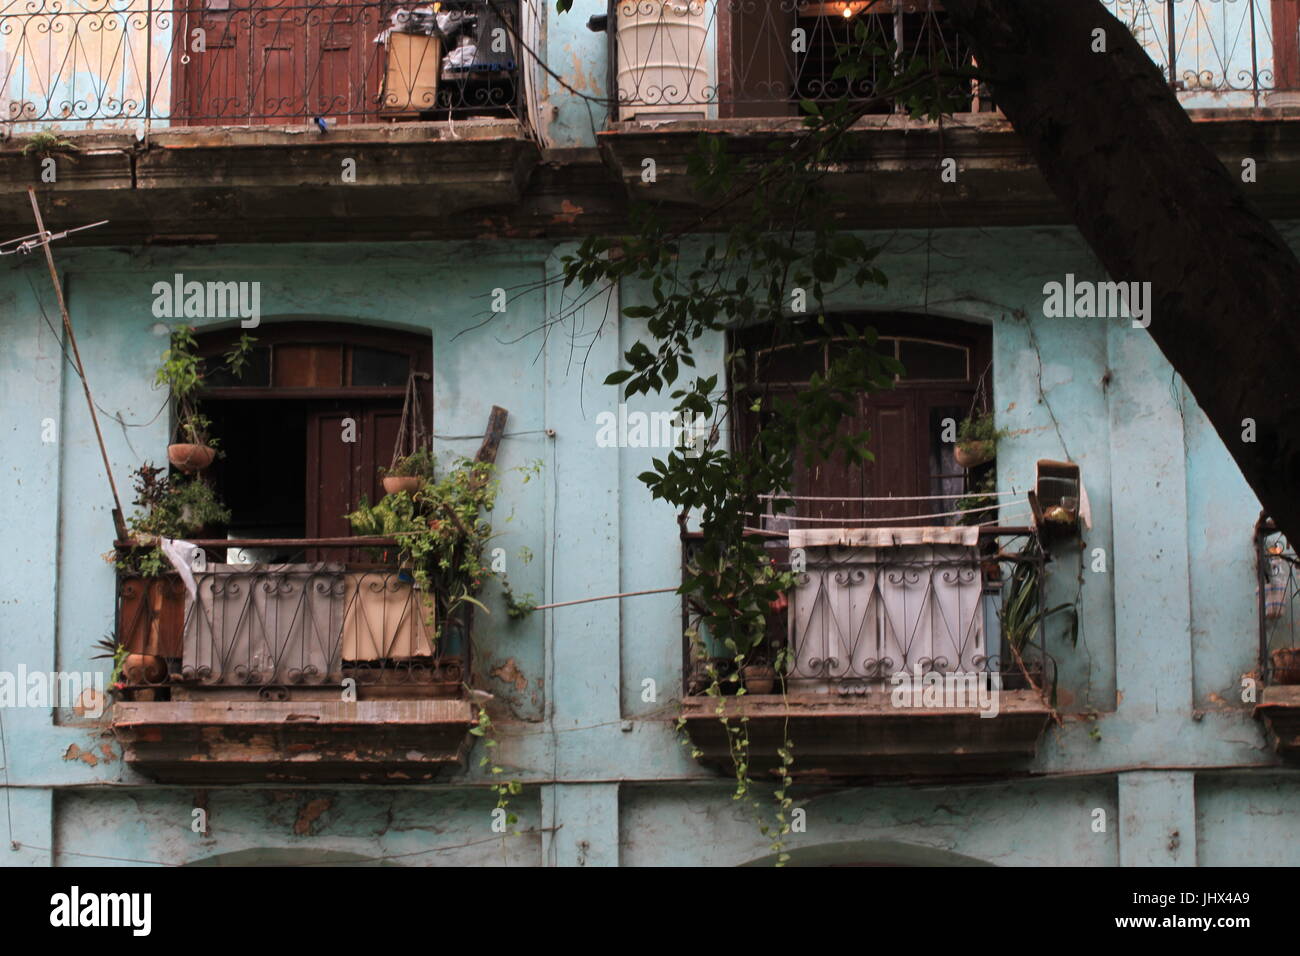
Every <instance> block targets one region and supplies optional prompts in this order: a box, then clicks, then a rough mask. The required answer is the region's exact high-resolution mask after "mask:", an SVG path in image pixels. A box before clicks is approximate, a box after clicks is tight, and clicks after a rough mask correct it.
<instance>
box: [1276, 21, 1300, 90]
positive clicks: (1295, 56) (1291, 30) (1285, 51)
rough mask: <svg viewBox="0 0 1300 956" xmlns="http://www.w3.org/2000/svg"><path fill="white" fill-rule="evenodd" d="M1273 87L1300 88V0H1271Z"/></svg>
mask: <svg viewBox="0 0 1300 956" xmlns="http://www.w3.org/2000/svg"><path fill="white" fill-rule="evenodd" d="M1272 9H1273V76H1274V84H1273V88H1274V89H1278V90H1295V89H1300V0H1273V8H1272Z"/></svg>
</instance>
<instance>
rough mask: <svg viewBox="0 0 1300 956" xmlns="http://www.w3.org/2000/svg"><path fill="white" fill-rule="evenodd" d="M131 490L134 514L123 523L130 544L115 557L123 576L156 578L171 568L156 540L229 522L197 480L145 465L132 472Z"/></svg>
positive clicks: (213, 495) (209, 490)
mask: <svg viewBox="0 0 1300 956" xmlns="http://www.w3.org/2000/svg"><path fill="white" fill-rule="evenodd" d="M132 486H133V488H134V489H135V495H136V496H135V500H134V501H133V502H132V503H133V504H134V505H135V506H136V510H135V513H134V514H132V516H131V518H130V519H129V520H128V521H127V528H128V530H129V531H130V534H131V541H132V543H131V545H130V546H129V547H127V548H126V549H125V550H124V551H123V552H122V553H120V554H119V555H118V557H117V567H118V570H120V571H122V572H123V573H128V574H140V575H143V576H144V577H157V576H158V575H160V574H163V573H164V572H166V571H168V570H170V568H171V565H170V563H169V562H168V561H167V559H166V557H165V556H164V555H163V553H162V551H161V550H160V549H159V547H158V545H157V539H158V538H181V537H184V536H185V535H187V534H192V533H193V532H195V531H197V530H198V529H200V528H204V527H207V526H208V525H214V524H225V523H227V522H228V521H230V511H229V510H228V509H227V508H226V507H225V506H224V505H222V503H221V502H220V501H219V500H218V499H217V496H216V493H215V492H214V491H213V490H212V486H211V485H209V484H207V483H206V482H205V481H203V480H202V479H201V478H197V477H196V478H183V477H181V476H179V475H167V474H166V473H165V472H164V470H163V469H162V468H156V467H154V466H153V465H150V464H149V463H148V462H145V463H144V464H143V465H141V466H140V467H139V468H137V469H136V470H135V472H134V474H133V477H132Z"/></svg>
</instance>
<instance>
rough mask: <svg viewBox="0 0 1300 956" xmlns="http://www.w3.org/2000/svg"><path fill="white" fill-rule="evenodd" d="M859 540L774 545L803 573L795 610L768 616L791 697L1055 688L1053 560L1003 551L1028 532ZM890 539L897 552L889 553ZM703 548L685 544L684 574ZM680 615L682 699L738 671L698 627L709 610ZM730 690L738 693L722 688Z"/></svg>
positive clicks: (805, 535) (920, 532)
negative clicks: (711, 673)
mask: <svg viewBox="0 0 1300 956" xmlns="http://www.w3.org/2000/svg"><path fill="white" fill-rule="evenodd" d="M861 532H862V529H847V530H846V531H844V532H843V534H846V535H850V536H851V535H853V534H858V535H859V537H860V538H861V540H862V541H863V542H865V543H863V544H858V543H856V541H854V542H852V543H850V544H849V545H847V546H846V545H844V544H841V543H824V544H823V543H817V542H820V541H830V539H833V538H834V537H835V536H836V535H837V534H840V533H841V532H837V531H830V532H825V531H820V530H819V531H817V532H800V531H797V530H796V531H792V532H791V533H790V535H789V537H775V536H774V537H772V538H770V539H769V540H768V541H767V547H768V549H769V553H770V556H771V557H772V559H773V560H774V561H775V563H776V566H777V567H778V568H779V569H781V570H794V571H795V581H796V583H795V586H794V588H793V589H792V590H791V591H790V592H789V594H788V596H787V598H788V600H787V606H785V607H780V608H774V609H773V611H772V612H771V614H770V615H769V618H768V632H767V641H766V644H767V647H766V648H765V649H764V651H765V653H764V654H763V655H761V656H765V657H767V658H768V660H769V661H771V660H774V659H775V658H776V656H777V652H778V651H779V650H781V649H785V650H786V655H785V656H786V657H787V660H788V664H787V666H786V668H785V671H784V674H783V675H782V676H783V678H784V683H785V690H786V691H787V692H789V693H817V694H826V693H833V694H839V695H843V696H847V695H851V694H861V693H865V692H866V691H867V689H868V688H869V687H870V686H871V685H873V684H888V683H890V680H891V678H893V677H894V675H896V674H900V673H905V674H908V675H910V676H912V677H918V676H921V677H923V676H924V675H926V674H930V673H937V674H940V675H944V674H982V673H988V674H998V675H1000V676H1001V683H1000V686H1001V687H1003V688H1004V689H1016V688H1023V687H1025V686H1028V684H1029V682H1030V681H1032V683H1033V685H1035V686H1038V687H1043V686H1044V684H1045V682H1046V683H1047V684H1050V683H1051V682H1052V680H1053V676H1052V673H1051V666H1052V665H1051V657H1050V655H1049V654H1047V652H1046V643H1045V642H1046V626H1045V620H1046V618H1045V615H1043V614H1042V613H1041V612H1042V611H1043V604H1042V601H1043V593H1042V592H1043V582H1044V568H1045V562H1046V558H1045V556H1044V554H1043V553H1042V551H1041V550H1040V549H1037V548H1032V547H1031V548H1029V549H1020V550H1007V549H1006V548H1004V547H1000V546H999V544H998V542H999V539H1001V540H1004V541H1008V542H1011V541H1014V540H1016V539H1021V540H1027V539H1028V538H1030V537H1031V536H1032V529H1025V528H994V527H985V528H978V529H977V528H970V529H963V530H961V531H958V530H957V529H950V528H940V529H932V528H897V529H888V530H885V529H873V531H872V532H871V533H870V534H861ZM828 536H829V537H828ZM882 536H883V537H882ZM886 538H892V539H893V540H895V541H897V542H899V543H897V544H893V543H888V544H884V541H885V539H886ZM698 544H699V536H698V535H687V536H685V537H684V539H683V572H684V574H686V573H688V572H689V569H690V568H691V567H692V561H693V558H692V555H693V552H694V550H695V549H696V548H697V547H698ZM792 555H793V556H797V560H795V561H794V562H793V565H792ZM1013 603H1014V605H1015V607H1014V608H1012V607H1011V605H1012V604H1013ZM682 614H683V631H684V633H685V634H686V635H687V636H686V639H685V642H684V656H683V662H684V671H685V676H686V688H685V689H686V693H687V694H688V695H689V694H698V693H700V692H701V691H702V690H703V689H704V688H705V687H706V686H708V684H709V683H710V679H709V678H708V676H707V671H708V666H709V665H710V664H711V665H712V666H713V667H714V668H715V669H717V671H718V672H720V673H721V674H723V675H724V677H727V678H730V676H731V670H732V668H733V666H734V665H733V664H732V663H731V661H730V660H729V655H727V653H726V652H725V651H724V650H723V649H721V648H719V647H717V646H716V642H715V641H713V640H712V638H711V637H710V635H709V634H708V633H707V628H704V627H703V626H702V624H701V619H702V616H703V615H702V609H701V608H700V607H698V606H695V605H694V604H693V603H692V601H691V599H690V598H689V596H688V597H687V598H686V599H685V600H684V602H683V612H682ZM692 634H694V635H698V637H696V638H692V636H691V635H692ZM1013 645H1014V647H1013ZM1045 672H1046V678H1045V677H1044V674H1045ZM723 686H724V690H726V689H727V688H729V687H730V688H734V687H738V686H739V684H738V683H737V682H735V681H731V680H726V681H724V685H723Z"/></svg>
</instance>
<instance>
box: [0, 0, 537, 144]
mask: <svg viewBox="0 0 1300 956" xmlns="http://www.w3.org/2000/svg"><path fill="white" fill-rule="evenodd" d="M438 6H439V12H438V13H436V14H435V13H433V12H432V10H431V8H428V7H425V6H421V5H418V4H400V3H396V2H393V0H384V2H363V0H105V2H102V3H94V4H90V5H80V4H78V5H68V4H64V3H60V2H58V0H34V2H31V3H24V4H22V5H21V6H18V7H14V6H10V7H8V8H6V9H5V10H4V11H2V12H0V38H2V39H3V45H2V46H0V119H3V120H4V121H6V122H9V123H13V124H18V129H19V131H24V130H25V129H28V128H37V127H45V126H49V125H50V124H57V125H58V126H59V127H60V128H62V129H77V128H82V127H85V128H97V129H137V128H139V129H144V130H152V129H157V128H167V127H172V128H174V127H188V126H221V127H231V126H267V125H277V126H286V125H290V126H299V125H311V124H316V123H318V122H321V123H324V124H325V125H326V126H347V125H352V124H358V123H379V122H386V121H397V120H421V119H424V120H438V119H449V118H455V119H461V118H466V117H471V116H497V117H514V118H518V116H519V113H518V109H517V105H518V103H519V68H518V63H519V56H518V39H517V38H518V14H519V11H518V4H517V3H515V2H509V0H501V2H494V3H491V4H488V3H486V2H470V0H450V2H444V3H441V4H439V5H438ZM426 9H428V10H429V12H428V13H427V14H426V13H424V12H421V11H424V10H426ZM26 124H31V125H30V126H27V125H26Z"/></svg>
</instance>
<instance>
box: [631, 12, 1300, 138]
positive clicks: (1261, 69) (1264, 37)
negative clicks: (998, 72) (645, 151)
mask: <svg viewBox="0 0 1300 956" xmlns="http://www.w3.org/2000/svg"><path fill="white" fill-rule="evenodd" d="M1104 5H1105V6H1106V7H1107V9H1108V10H1109V11H1110V12H1111V13H1112V14H1114V16H1115V17H1116V18H1117V19H1119V20H1120V21H1121V22H1122V23H1124V24H1126V25H1127V26H1128V28H1129V30H1130V32H1132V33H1133V35H1134V37H1135V38H1136V39H1137V40H1138V42H1139V43H1140V44H1141V45H1142V47H1143V48H1144V49H1145V50H1146V51H1147V52H1148V54H1149V55H1150V56H1151V58H1152V60H1154V61H1155V63H1156V64H1157V65H1159V66H1160V68H1161V70H1162V72H1163V73H1164V75H1165V77H1166V80H1167V81H1168V83H1169V85H1170V86H1171V87H1172V88H1173V89H1174V90H1175V91H1176V92H1177V94H1178V97H1179V99H1180V100H1181V101H1182V102H1183V103H1184V104H1185V105H1186V106H1188V107H1189V108H1231V109H1238V108H1247V109H1249V108H1254V107H1259V106H1265V105H1295V103H1297V102H1300V99H1298V98H1297V97H1300V94H1298V93H1297V92H1296V91H1297V89H1298V88H1300V70H1297V66H1296V60H1297V51H1296V10H1295V7H1294V5H1293V4H1287V3H1272V4H1270V3H1269V2H1267V0H1235V2H1227V3H1225V2H1219V0H1176V2H1175V0H1104ZM607 22H608V29H609V30H610V31H611V33H612V34H613V36H612V39H611V42H610V45H609V50H610V60H611V66H610V76H611V77H613V78H615V79H616V84H617V86H616V89H617V103H616V105H615V108H614V110H613V111H612V112H611V116H610V119H611V120H612V121H615V122H621V123H626V122H628V121H635V122H638V123H664V122H682V121H689V120H720V119H723V120H725V119H728V118H747V117H748V118H759V117H762V118H781V117H789V118H794V117H798V116H800V115H801V110H800V102H801V101H803V100H810V101H813V102H816V103H821V104H827V103H833V102H837V101H844V100H852V101H854V102H855V103H856V104H858V105H859V106H860V107H861V108H862V109H863V110H865V113H866V119H867V120H870V117H871V116H873V115H880V116H888V115H889V114H895V113H902V112H905V111H906V110H905V107H904V106H903V104H901V103H899V102H897V101H895V100H892V99H889V98H888V97H885V96H881V95H880V94H879V93H878V89H879V87H880V86H881V84H882V81H884V80H885V79H887V78H888V77H890V76H892V75H893V74H894V73H895V71H896V70H897V69H898V68H899V67H900V66H905V65H906V64H907V63H908V62H910V61H913V60H918V59H920V60H924V61H925V62H928V63H931V64H936V65H942V66H944V67H945V68H947V69H949V70H952V69H962V68H972V67H974V66H975V58H974V56H973V53H972V51H971V49H970V46H969V44H967V43H966V42H965V40H964V39H963V38H962V37H961V36H960V35H959V34H958V33H957V31H956V30H955V28H954V27H953V25H952V23H951V21H950V19H949V17H948V15H947V13H946V12H945V11H944V8H943V3H942V2H941V0H836V2H825V3H823V2H813V0H780V2H772V3H752V2H748V0H719V2H718V3H704V2H699V0H651V2H644V0H612V2H611V3H610V14H609V17H608V21H607ZM845 49H851V50H855V51H857V50H861V51H862V55H861V56H855V59H859V60H861V61H862V63H863V65H864V66H865V69H864V70H862V71H856V75H855V77H854V78H853V79H851V80H849V79H846V78H844V77H843V76H842V75H841V74H840V73H839V72H837V67H838V65H839V63H840V60H841V57H842V55H843V53H842V51H843V50H845ZM944 93H945V96H946V97H948V98H949V99H950V102H949V104H948V105H949V107H950V109H951V110H952V111H953V112H956V113H967V114H973V113H987V112H991V111H993V110H995V109H996V107H995V104H994V103H993V102H992V100H991V99H990V97H989V94H988V91H987V90H985V89H983V88H982V87H981V86H980V84H978V83H977V82H973V81H957V80H954V81H953V84H952V86H951V87H950V88H948V89H946V90H945V91H944Z"/></svg>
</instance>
